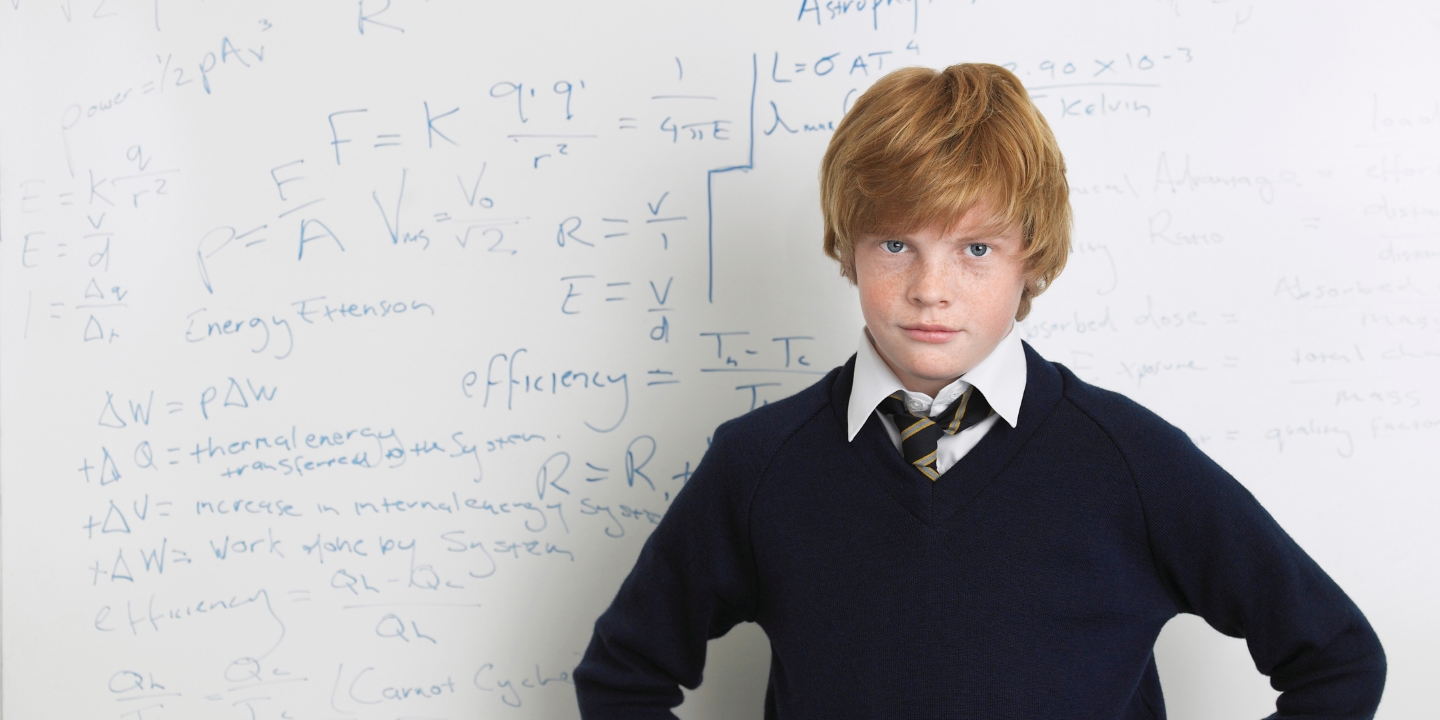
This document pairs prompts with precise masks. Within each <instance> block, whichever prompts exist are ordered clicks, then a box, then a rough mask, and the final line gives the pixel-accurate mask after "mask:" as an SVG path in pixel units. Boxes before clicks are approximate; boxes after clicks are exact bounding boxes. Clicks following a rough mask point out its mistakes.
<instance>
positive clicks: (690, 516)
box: [574, 425, 756, 720]
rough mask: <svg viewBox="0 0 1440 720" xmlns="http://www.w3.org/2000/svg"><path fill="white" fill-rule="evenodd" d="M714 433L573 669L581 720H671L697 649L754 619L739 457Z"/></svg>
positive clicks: (699, 654) (698, 668) (696, 662)
mask: <svg viewBox="0 0 1440 720" xmlns="http://www.w3.org/2000/svg"><path fill="white" fill-rule="evenodd" d="M725 430H726V426H723V425H722V426H721V428H720V429H718V430H717V431H716V433H715V436H714V440H713V442H712V444H711V447H710V448H709V450H708V451H707V452H706V453H705V456H704V458H702V459H701V461H700V464H699V465H698V466H697V467H696V469H695V472H694V474H693V475H691V477H690V479H689V480H688V481H687V483H686V484H685V487H684V488H682V489H681V490H680V492H679V493H678V494H677V495H676V496H675V499H674V501H673V502H672V503H671V506H670V509H669V510H668V511H667V512H666V513H665V517H664V518H663V519H661V521H660V524H659V525H658V526H657V527H656V528H655V531H654V532H653V533H652V534H651V535H650V538H649V539H648V540H647V541H646V542H645V546H644V548H643V549H642V550H641V551H640V557H639V559H638V560H636V562H635V567H634V569H633V570H631V571H630V575H629V577H627V578H626V579H625V582H624V583H623V584H622V585H621V586H620V591H619V592H618V593H617V594H616V596H615V600H614V601H613V602H612V603H611V604H610V608H609V609H608V610H606V611H605V613H604V614H603V615H601V616H600V619H599V620H597V621H596V623H595V633H594V635H593V636H592V638H591V640H590V646H589V648H588V649H587V650H586V651H585V657H584V658H583V659H582V660H581V662H580V665H579V666H578V667H577V668H576V669H575V673H574V677H575V691H576V695H577V696H578V698H579V701H580V714H581V716H582V717H584V718H587V720H595V719H599V718H627V719H636V718H674V717H675V715H674V714H673V713H671V708H674V707H675V706H677V705H679V704H680V703H681V702H682V701H683V700H684V696H683V694H682V693H681V691H680V688H679V686H680V685H683V686H685V687H687V688H690V689H692V690H693V689H694V688H696V687H699V685H700V679H701V673H702V670H703V669H704V666H705V650H706V643H707V641H709V640H710V639H711V638H715V637H719V636H721V635H724V634H725V633H726V632H728V631H729V630H730V628H732V627H734V626H735V625H736V624H737V623H739V622H741V621H744V620H750V619H753V617H754V613H755V604H756V603H755V594H756V580H755V569H754V559H753V556H752V555H751V552H750V541H749V537H748V533H747V527H746V520H747V506H748V504H749V495H750V491H749V488H750V487H753V482H749V481H748V478H747V477H746V475H747V474H748V473H747V471H748V470H751V468H748V467H746V465H748V464H749V463H747V462H746V461H745V456H746V454H745V453H744V450H743V449H736V447H735V446H736V444H737V443H736V442H734V440H733V439H732V437H731V436H730V435H729V434H727V433H726V432H725Z"/></svg>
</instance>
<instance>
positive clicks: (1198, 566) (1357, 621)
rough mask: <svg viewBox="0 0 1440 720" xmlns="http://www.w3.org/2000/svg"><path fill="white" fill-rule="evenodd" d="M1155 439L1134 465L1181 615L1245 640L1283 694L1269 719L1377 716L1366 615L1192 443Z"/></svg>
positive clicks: (1375, 643) (1381, 661)
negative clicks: (1188, 616)
mask: <svg viewBox="0 0 1440 720" xmlns="http://www.w3.org/2000/svg"><path fill="white" fill-rule="evenodd" d="M1162 424H1163V423H1162ZM1152 432H1154V431H1153V428H1152ZM1167 433H1168V434H1167ZM1155 434H1156V435H1161V436H1162V437H1159V438H1155V439H1152V440H1151V441H1150V442H1146V443H1145V444H1144V447H1147V448H1155V449H1156V450H1151V451H1138V452H1132V453H1126V460H1127V461H1128V462H1129V463H1130V465H1131V472H1132V473H1133V474H1134V477H1135V481H1136V486H1137V489H1138V492H1139V495H1140V503H1141V506H1142V508H1143V510H1144V513H1145V522H1146V525H1147V527H1148V530H1149V535H1150V544H1151V550H1152V552H1153V553H1154V555H1155V559H1156V563H1157V567H1158V570H1159V572H1160V574H1161V576H1162V578H1163V579H1164V581H1165V582H1166V584H1167V586H1168V588H1169V590H1170V594H1171V596H1172V597H1173V598H1174V599H1175V602H1176V605H1177V608H1178V609H1179V610H1180V611H1181V612H1189V613H1194V614H1197V615H1200V616H1201V617H1203V618H1205V620H1206V622H1208V623H1210V625H1211V626H1212V627H1214V628H1215V629H1216V630H1219V631H1220V632H1222V633H1224V634H1226V635H1229V636H1231V637H1237V638H1238V637H1243V638H1245V641H1246V644H1247V645H1248V647H1249V649H1250V656H1251V657H1252V658H1253V659H1254V661H1255V667H1256V668H1257V669H1258V670H1259V671H1260V672H1262V673H1264V674H1266V675H1268V676H1270V685H1271V687H1274V688H1275V689H1276V690H1279V691H1281V694H1280V697H1279V698H1278V699H1277V700H1276V708H1277V710H1278V712H1277V713H1275V714H1274V715H1272V716H1270V717H1272V718H1295V719H1299V718H1371V717H1373V716H1374V714H1375V708H1376V706H1378V705H1379V704H1380V693H1381V690H1382V689H1383V688H1384V686H1385V653H1384V650H1382V649H1381V647H1380V640H1379V638H1378V637H1376V635H1375V631H1374V630H1372V629H1371V627H1370V623H1369V622H1367V621H1366V620H1365V616H1364V615H1362V614H1361V613H1360V609H1359V608H1357V607H1356V606H1355V604H1354V603H1353V602H1351V600H1350V598H1349V597H1347V596H1346V595H1345V593H1344V592H1343V591H1342V590H1341V589H1340V587H1339V586H1338V585H1336V584H1335V582H1334V581H1333V580H1331V579H1330V577H1329V576H1328V575H1326V574H1325V571H1323V570H1321V569H1320V567H1319V566H1318V565H1317V564H1316V563H1315V561H1314V560H1312V559H1311V558H1310V556H1309V555H1307V554H1305V551H1304V550H1302V549H1300V546H1299V545H1297V544H1296V543H1295V541H1294V540H1292V539H1291V538H1290V536H1289V535H1287V534H1286V533H1285V531H1284V530H1282V529H1281V528H1280V526H1279V524H1277V523H1276V522H1275V520H1274V518H1272V517H1271V516H1270V514H1269V513H1268V512H1266V511H1265V509H1264V508H1263V507H1261V506H1260V503H1259V502H1258V501H1257V500H1256V499H1255V497H1254V496H1253V495H1251V494H1250V492H1249V491H1248V490H1246V489H1245V488H1244V487H1243V486H1242V485H1240V483H1239V482H1237V481H1236V480H1235V479H1234V478H1233V477H1231V476H1230V474H1229V473H1227V472H1225V470H1223V469H1222V468H1221V467H1220V466H1219V465H1217V464H1216V463H1215V462H1214V461H1213V460H1211V459H1210V458H1209V457H1208V456H1206V455H1205V454H1204V453H1202V452H1200V450H1199V449H1197V448H1196V447H1195V446H1194V444H1192V443H1191V442H1190V440H1189V438H1187V437H1186V436H1185V435H1184V433H1182V432H1180V431H1179V430H1177V429H1175V428H1173V427H1170V426H1168V425H1165V430H1164V431H1162V432H1160V433H1155ZM1162 449H1163V450H1162Z"/></svg>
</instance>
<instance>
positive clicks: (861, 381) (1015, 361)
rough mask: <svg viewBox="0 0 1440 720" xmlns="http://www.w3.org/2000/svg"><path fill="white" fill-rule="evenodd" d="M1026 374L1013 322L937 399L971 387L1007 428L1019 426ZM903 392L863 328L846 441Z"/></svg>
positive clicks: (851, 391) (898, 381)
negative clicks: (882, 405)
mask: <svg viewBox="0 0 1440 720" xmlns="http://www.w3.org/2000/svg"><path fill="white" fill-rule="evenodd" d="M1026 372H1027V368H1026V365H1025V348H1024V346H1022V345H1021V344H1020V334H1019V333H1018V332H1016V331H1015V323H1013V322H1012V323H1011V324H1010V332H1008V333H1006V335H1005V337H1004V338H1002V339H1001V340H1000V343H999V344H998V345H996V346H995V349H994V350H991V351H990V354H989V355H987V356H985V359H984V360H981V361H980V362H979V364H977V365H976V366H975V367H973V368H971V369H970V372H967V373H965V374H964V375H961V376H960V377H959V378H958V379H956V380H955V381H954V382H952V383H950V384H949V385H946V386H945V387H944V388H943V389H942V390H941V391H940V393H939V396H938V397H940V398H946V397H950V398H952V399H953V398H954V397H956V396H959V394H960V393H962V392H964V391H965V390H966V388H968V387H969V386H970V385H974V386H975V387H978V388H980V392H982V393H984V394H985V399H986V400H987V401H989V403H990V407H991V408H992V409H993V410H995V412H996V413H997V414H998V415H999V416H1000V417H1001V418H1002V419H1004V420H1005V422H1007V423H1009V424H1010V427H1015V426H1017V425H1018V424H1019V423H1020V401H1021V399H1022V398H1024V396H1025V376H1026ZM904 389H905V386H904V385H902V384H901V383H900V380H899V379H898V378H896V377H895V373H894V372H891V370H890V366H888V365H886V364H885V361H884V360H883V359H881V357H880V353H879V352H877V351H876V350H875V346H874V345H872V344H871V343H870V336H869V333H867V332H866V331H865V330H864V329H863V328H862V329H861V330H860V347H859V349H858V350H856V352H855V377H854V379H853V380H852V381H851V386H850V407H849V408H848V409H847V413H846V417H847V420H848V421H849V428H848V430H849V439H850V440H854V439H855V436H856V435H858V434H859V433H860V428H861V427H863V426H864V425H865V421H866V420H869V419H870V414H871V413H872V412H874V411H875V407H876V406H877V405H879V404H880V401H881V400H884V399H885V398H887V397H889V396H890V395H891V394H892V393H894V392H895V391H896V390H904ZM906 392H907V394H909V395H911V396H914V397H921V398H925V399H929V398H928V397H926V396H924V395H923V394H922V393H912V392H909V391H906Z"/></svg>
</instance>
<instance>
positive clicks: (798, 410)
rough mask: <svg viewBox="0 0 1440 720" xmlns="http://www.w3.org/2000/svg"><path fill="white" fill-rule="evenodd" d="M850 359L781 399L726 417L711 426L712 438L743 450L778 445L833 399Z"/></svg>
mask: <svg viewBox="0 0 1440 720" xmlns="http://www.w3.org/2000/svg"><path fill="white" fill-rule="evenodd" d="M853 362H854V357H853V356H852V357H851V360H850V362H848V363H846V364H844V365H840V366H837V367H835V368H832V369H831V370H830V372H828V373H826V374H825V376H824V377H822V378H820V379H819V380H818V381H816V382H815V383H814V384H812V385H810V386H809V387H807V388H805V389H804V390H801V391H800V392H798V393H795V394H794V395H791V396H789V397H787V398H785V399H783V400H777V401H775V402H769V403H766V404H764V405H761V406H759V407H757V408H755V409H753V410H751V411H750V412H747V413H745V414H744V415H741V416H740V417H737V418H733V419H730V420H727V421H725V422H723V423H721V424H720V426H719V427H718V428H716V429H715V440H716V442H718V441H719V440H720V438H721V436H722V435H723V436H725V437H726V439H727V440H728V441H730V442H735V443H739V444H742V445H743V446H744V447H745V449H746V450H747V451H754V450H763V449H765V448H767V447H769V448H778V447H779V446H780V445H782V444H784V442H785V440H786V439H788V438H789V437H790V436H791V435H793V434H794V433H795V431H797V430H799V429H800V428H801V427H802V426H804V425H805V424H806V423H808V422H810V421H812V420H814V419H816V416H817V415H819V414H820V413H821V411H823V410H825V409H826V408H828V407H830V406H831V404H832V403H833V402H834V390H835V384H836V382H838V381H839V380H840V378H841V376H842V375H845V374H847V372H846V371H847V369H848V368H849V367H850V366H851V364H852V363H853Z"/></svg>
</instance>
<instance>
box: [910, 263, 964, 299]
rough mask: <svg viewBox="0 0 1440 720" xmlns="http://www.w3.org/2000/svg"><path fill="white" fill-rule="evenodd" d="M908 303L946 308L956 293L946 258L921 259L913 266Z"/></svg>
mask: <svg viewBox="0 0 1440 720" xmlns="http://www.w3.org/2000/svg"><path fill="white" fill-rule="evenodd" d="M913 272H914V274H913V275H912V276H911V278H910V292H909V296H910V302H912V303H914V304H916V305H920V306H932V305H933V306H936V307H942V308H943V307H947V306H949V305H950V303H951V301H952V300H954V296H955V293H956V291H957V288H956V285H955V281H956V277H955V273H954V272H953V268H952V267H951V266H950V263H949V262H948V261H947V259H946V258H943V257H935V256H934V255H931V256H930V257H926V258H923V259H922V260H921V261H920V262H917V263H915V265H914V266H913Z"/></svg>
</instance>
